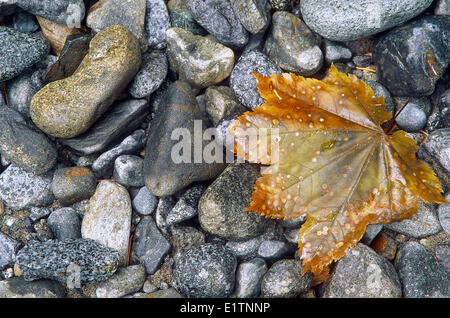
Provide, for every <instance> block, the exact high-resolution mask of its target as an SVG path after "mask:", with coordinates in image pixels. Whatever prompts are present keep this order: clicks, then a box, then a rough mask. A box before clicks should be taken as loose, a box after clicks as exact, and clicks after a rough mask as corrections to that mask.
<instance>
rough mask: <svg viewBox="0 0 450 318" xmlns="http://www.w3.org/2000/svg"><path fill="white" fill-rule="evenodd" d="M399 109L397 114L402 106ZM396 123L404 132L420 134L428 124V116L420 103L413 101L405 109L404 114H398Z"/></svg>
mask: <svg viewBox="0 0 450 318" xmlns="http://www.w3.org/2000/svg"><path fill="white" fill-rule="evenodd" d="M394 100H395V99H394ZM399 107H400V108H399ZM399 107H397V109H396V113H398V112H399V111H400V109H401V107H402V106H399ZM395 121H396V123H397V124H398V126H399V127H400V128H401V129H403V130H404V131H407V132H418V131H419V130H422V129H423V128H425V125H426V124H427V114H426V113H425V111H424V109H423V108H422V107H420V105H419V104H418V103H415V102H413V101H411V102H409V103H408V105H406V106H405V108H403V110H402V112H401V113H400V114H398V116H397V118H396V119H395Z"/></svg>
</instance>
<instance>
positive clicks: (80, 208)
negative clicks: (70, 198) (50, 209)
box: [72, 200, 89, 219]
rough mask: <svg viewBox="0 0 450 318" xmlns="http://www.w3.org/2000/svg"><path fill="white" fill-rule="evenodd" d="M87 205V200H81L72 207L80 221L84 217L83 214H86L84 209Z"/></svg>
mask: <svg viewBox="0 0 450 318" xmlns="http://www.w3.org/2000/svg"><path fill="white" fill-rule="evenodd" d="M88 205H89V200H83V201H80V202H77V203H74V204H73V205H72V209H74V210H75V212H77V213H78V216H79V217H80V219H82V218H83V217H84V214H85V213H86V209H87V207H88Z"/></svg>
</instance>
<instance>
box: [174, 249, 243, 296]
mask: <svg viewBox="0 0 450 318" xmlns="http://www.w3.org/2000/svg"><path fill="white" fill-rule="evenodd" d="M236 266H237V262H236V257H235V256H234V255H233V253H232V252H231V251H230V250H229V249H228V248H226V247H224V246H222V245H215V244H203V245H200V246H197V247H194V248H191V249H190V250H187V251H185V252H182V253H180V254H179V255H178V256H177V257H176V259H175V270H174V274H175V278H176V280H177V282H178V289H179V291H180V292H181V293H182V294H183V295H185V296H186V297H192V298H211V297H213V298H214V297H215V298H217V297H228V296H230V294H231V293H232V292H233V289H234V285H235V270H236Z"/></svg>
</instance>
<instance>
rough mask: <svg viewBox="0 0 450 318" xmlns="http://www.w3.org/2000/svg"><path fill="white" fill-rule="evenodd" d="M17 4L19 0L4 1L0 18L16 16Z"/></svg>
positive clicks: (1, 5) (1, 4)
mask: <svg viewBox="0 0 450 318" xmlns="http://www.w3.org/2000/svg"><path fill="white" fill-rule="evenodd" d="M16 2H17V0H3V1H2V3H0V17H3V16H7V15H11V14H14V12H16V10H17V7H16Z"/></svg>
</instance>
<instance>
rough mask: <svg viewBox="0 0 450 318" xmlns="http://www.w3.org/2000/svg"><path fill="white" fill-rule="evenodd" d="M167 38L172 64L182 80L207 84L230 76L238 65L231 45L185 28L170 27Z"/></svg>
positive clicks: (204, 85)
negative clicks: (227, 45) (234, 66)
mask: <svg viewBox="0 0 450 318" xmlns="http://www.w3.org/2000/svg"><path fill="white" fill-rule="evenodd" d="M166 39H167V47H168V52H169V62H170V66H171V68H173V69H174V70H175V71H177V72H178V73H179V76H180V79H181V80H186V81H187V82H189V83H190V84H192V85H194V86H197V87H207V86H210V85H214V84H217V83H220V82H221V81H223V80H224V79H225V78H227V77H228V76H229V75H230V73H231V70H232V68H233V64H234V53H233V50H231V49H230V48H228V47H226V46H224V45H222V44H220V43H218V42H215V41H212V40H210V39H208V38H207V37H203V36H200V35H194V34H192V33H191V32H189V31H187V30H185V29H181V28H170V29H168V30H167V32H166Z"/></svg>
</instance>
